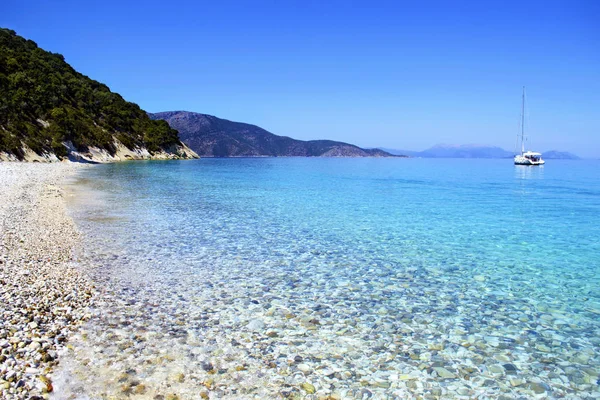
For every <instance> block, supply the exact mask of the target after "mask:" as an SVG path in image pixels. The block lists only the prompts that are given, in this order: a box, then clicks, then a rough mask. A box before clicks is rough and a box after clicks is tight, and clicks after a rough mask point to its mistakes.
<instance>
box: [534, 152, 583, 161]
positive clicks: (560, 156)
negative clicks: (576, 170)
mask: <svg viewBox="0 0 600 400" xmlns="http://www.w3.org/2000/svg"><path fill="white" fill-rule="evenodd" d="M542 157H543V158H545V159H548V160H581V157H579V156H576V155H575V154H573V153H569V152H568V151H557V150H550V151H546V152H544V153H542Z"/></svg>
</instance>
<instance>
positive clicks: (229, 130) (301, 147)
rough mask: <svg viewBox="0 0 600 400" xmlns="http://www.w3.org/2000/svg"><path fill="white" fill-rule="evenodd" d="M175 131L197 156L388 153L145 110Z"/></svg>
mask: <svg viewBox="0 0 600 400" xmlns="http://www.w3.org/2000/svg"><path fill="white" fill-rule="evenodd" d="M148 115H149V116H150V118H151V119H153V120H165V121H167V122H168V123H169V125H170V126H171V128H173V129H176V130H177V131H179V137H180V138H181V140H182V141H183V142H184V143H185V144H186V145H188V146H189V147H190V148H191V149H192V150H194V151H195V152H196V153H197V154H198V155H200V156H201V157H261V156H262V157H281V156H285V157H392V155H391V154H390V153H388V152H385V151H383V150H380V149H363V148H360V147H358V146H355V145H352V144H349V143H343V142H336V141H333V140H308V141H304V140H296V139H292V138H290V137H287V136H278V135H275V134H273V133H271V132H269V131H267V130H265V129H263V128H261V127H258V126H256V125H251V124H246V123H242V122H233V121H229V120H226V119H221V118H217V117H215V116H212V115H207V114H200V113H195V112H189V111H165V112H158V113H154V114H152V113H149V114H148Z"/></svg>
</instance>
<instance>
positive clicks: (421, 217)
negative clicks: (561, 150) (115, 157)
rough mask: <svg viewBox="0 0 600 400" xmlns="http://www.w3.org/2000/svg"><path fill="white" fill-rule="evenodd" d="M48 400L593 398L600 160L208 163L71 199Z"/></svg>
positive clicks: (74, 189)
mask: <svg viewBox="0 0 600 400" xmlns="http://www.w3.org/2000/svg"><path fill="white" fill-rule="evenodd" d="M68 189H69V203H68V204H69V206H68V208H69V214H70V215H71V216H72V217H73V218H74V220H75V222H76V224H77V227H78V229H79V230H80V232H81V234H82V238H83V239H82V240H83V243H84V246H82V249H81V250H80V252H79V254H77V260H78V263H79V264H78V265H79V267H80V268H83V269H85V270H86V271H87V272H89V274H90V276H91V277H92V279H93V280H94V282H95V285H96V289H97V291H98V294H97V296H96V299H97V300H96V305H95V307H94V309H93V310H92V311H91V318H90V320H89V321H88V322H87V323H86V324H84V325H83V326H82V327H81V329H80V331H79V332H78V333H77V334H76V335H75V338H74V339H73V340H72V341H70V342H69V346H68V347H67V349H66V350H65V352H64V354H63V355H62V358H61V359H60V360H61V363H60V366H59V368H58V370H57V371H56V372H55V374H54V376H53V380H54V387H55V394H54V398H57V399H63V398H64V399H109V398H131V399H154V400H161V399H164V400H175V399H279V398H290V399H396V398H401V399H405V398H422V399H439V398H442V399H449V398H457V399H461V398H462V399H473V398H478V399H519V398H522V399H529V398H551V399H552V398H561V399H562V398H568V399H592V398H593V399H598V398H600V388H599V383H600V381H599V375H600V160H548V161H547V163H546V165H544V166H540V167H528V166H515V165H513V164H512V160H509V159H419V158H231V159H210V158H203V159H200V160H193V161H148V162H126V163H115V164H106V165H95V166H92V167H90V168H85V169H83V170H82V171H81V172H80V173H79V175H77V176H76V177H75V178H74V179H73V180H72V181H70V182H69V183H68Z"/></svg>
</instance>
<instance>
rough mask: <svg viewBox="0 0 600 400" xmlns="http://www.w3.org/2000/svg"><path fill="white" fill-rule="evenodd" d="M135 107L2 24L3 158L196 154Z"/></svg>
mask: <svg viewBox="0 0 600 400" xmlns="http://www.w3.org/2000/svg"><path fill="white" fill-rule="evenodd" d="M195 156H196V155H195V154H193V152H191V151H190V150H189V149H187V148H186V147H185V146H184V145H183V144H182V143H181V142H180V141H179V138H178V135H177V131H176V130H175V129H172V128H170V127H169V125H168V124H167V123H165V122H163V121H153V120H151V119H150V118H148V116H147V114H146V113H145V112H144V111H143V110H141V109H140V107H139V106H138V105H137V104H134V103H130V102H128V101H125V100H124V99H123V98H122V97H121V96H120V95H119V94H117V93H113V92H111V91H110V89H109V88H108V87H107V86H106V85H104V84H102V83H100V82H97V81H95V80H93V79H90V78H88V77H87V76H85V75H83V74H81V73H79V72H77V71H75V70H74V69H73V68H72V67H71V66H70V65H69V64H68V63H66V62H65V59H64V57H63V56H62V55H60V54H55V53H51V52H48V51H45V50H43V49H41V48H39V47H38V46H37V44H36V43H35V42H33V41H31V40H27V39H25V38H23V37H21V36H18V35H17V34H16V33H15V32H14V31H12V30H9V29H3V28H0V160H1V159H18V160H23V159H25V160H32V161H33V160H36V161H50V160H57V159H62V158H66V157H69V158H79V159H82V158H83V159H87V160H91V161H114V160H122V159H138V158H191V157H195Z"/></svg>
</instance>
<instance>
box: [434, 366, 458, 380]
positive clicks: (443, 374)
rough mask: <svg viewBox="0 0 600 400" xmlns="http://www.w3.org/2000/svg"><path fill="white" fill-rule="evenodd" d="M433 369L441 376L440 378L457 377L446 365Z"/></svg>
mask: <svg viewBox="0 0 600 400" xmlns="http://www.w3.org/2000/svg"><path fill="white" fill-rule="evenodd" d="M433 370H434V371H435V372H437V374H438V375H439V376H440V378H443V379H455V378H456V375H455V374H453V373H452V372H450V371H448V370H447V369H446V368H444V367H433Z"/></svg>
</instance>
